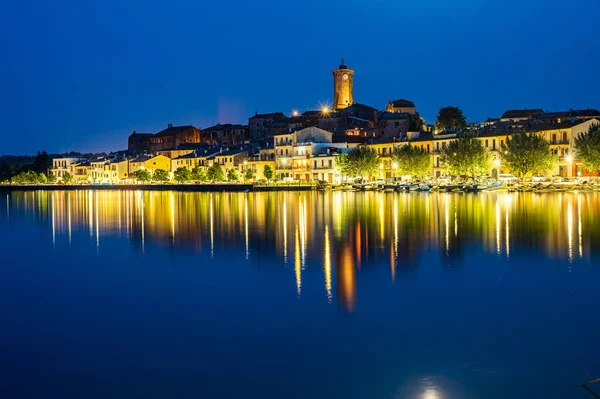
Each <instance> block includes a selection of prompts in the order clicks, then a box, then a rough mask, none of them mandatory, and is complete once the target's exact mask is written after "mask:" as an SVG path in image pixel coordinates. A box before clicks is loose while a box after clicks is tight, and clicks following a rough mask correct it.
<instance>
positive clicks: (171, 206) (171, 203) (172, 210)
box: [169, 191, 176, 245]
mask: <svg viewBox="0 0 600 399" xmlns="http://www.w3.org/2000/svg"><path fill="white" fill-rule="evenodd" d="M169 194H170V195H169V211H170V212H169V214H170V216H171V237H172V240H173V245H175V230H176V227H175V193H174V192H173V191H171V192H170V193H169Z"/></svg>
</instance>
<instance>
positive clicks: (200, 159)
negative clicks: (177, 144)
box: [171, 151, 214, 172]
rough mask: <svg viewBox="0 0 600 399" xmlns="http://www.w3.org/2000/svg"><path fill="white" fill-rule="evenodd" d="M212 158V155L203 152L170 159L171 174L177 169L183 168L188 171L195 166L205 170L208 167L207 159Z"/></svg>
mask: <svg viewBox="0 0 600 399" xmlns="http://www.w3.org/2000/svg"><path fill="white" fill-rule="evenodd" d="M211 156H214V154H207V153H205V152H201V153H200V152H196V151H194V152H190V153H187V154H185V155H181V156H179V157H177V158H173V159H171V172H175V171H176V170H177V169H178V168H181V167H185V168H188V169H189V170H190V171H191V170H192V169H194V168H195V167H196V166H200V167H203V168H206V167H207V166H208V161H207V160H208V158H209V157H211Z"/></svg>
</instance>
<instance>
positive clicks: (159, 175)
mask: <svg viewBox="0 0 600 399" xmlns="http://www.w3.org/2000/svg"><path fill="white" fill-rule="evenodd" d="M169 180H170V177H169V172H168V171H166V170H164V169H156V170H155V171H154V174H153V175H152V181H156V182H165V181H169Z"/></svg>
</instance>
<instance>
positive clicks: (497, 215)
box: [496, 197, 502, 255]
mask: <svg viewBox="0 0 600 399" xmlns="http://www.w3.org/2000/svg"><path fill="white" fill-rule="evenodd" d="M501 220H502V219H501V218H500V201H499V200H498V198H497V197H496V254H497V255H500V231H501V228H500V223H501Z"/></svg>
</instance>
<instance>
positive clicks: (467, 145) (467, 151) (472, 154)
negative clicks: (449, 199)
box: [440, 135, 491, 177]
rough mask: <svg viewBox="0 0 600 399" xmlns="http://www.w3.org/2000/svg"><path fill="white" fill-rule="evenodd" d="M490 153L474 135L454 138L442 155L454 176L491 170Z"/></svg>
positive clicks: (481, 173) (478, 173)
mask: <svg viewBox="0 0 600 399" xmlns="http://www.w3.org/2000/svg"><path fill="white" fill-rule="evenodd" d="M490 160H491V158H490V154H488V152H487V151H486V149H485V147H484V146H483V143H482V142H481V141H479V140H478V139H476V138H475V136H474V135H466V136H464V137H460V138H458V139H456V140H452V141H451V142H450V143H449V144H448V145H447V146H446V148H444V149H443V150H442V153H441V155H440V163H442V164H443V165H444V166H445V168H446V169H447V170H448V172H449V173H450V174H451V175H453V176H463V175H466V176H473V177H476V176H481V175H485V174H487V173H488V172H489V169H490Z"/></svg>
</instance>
